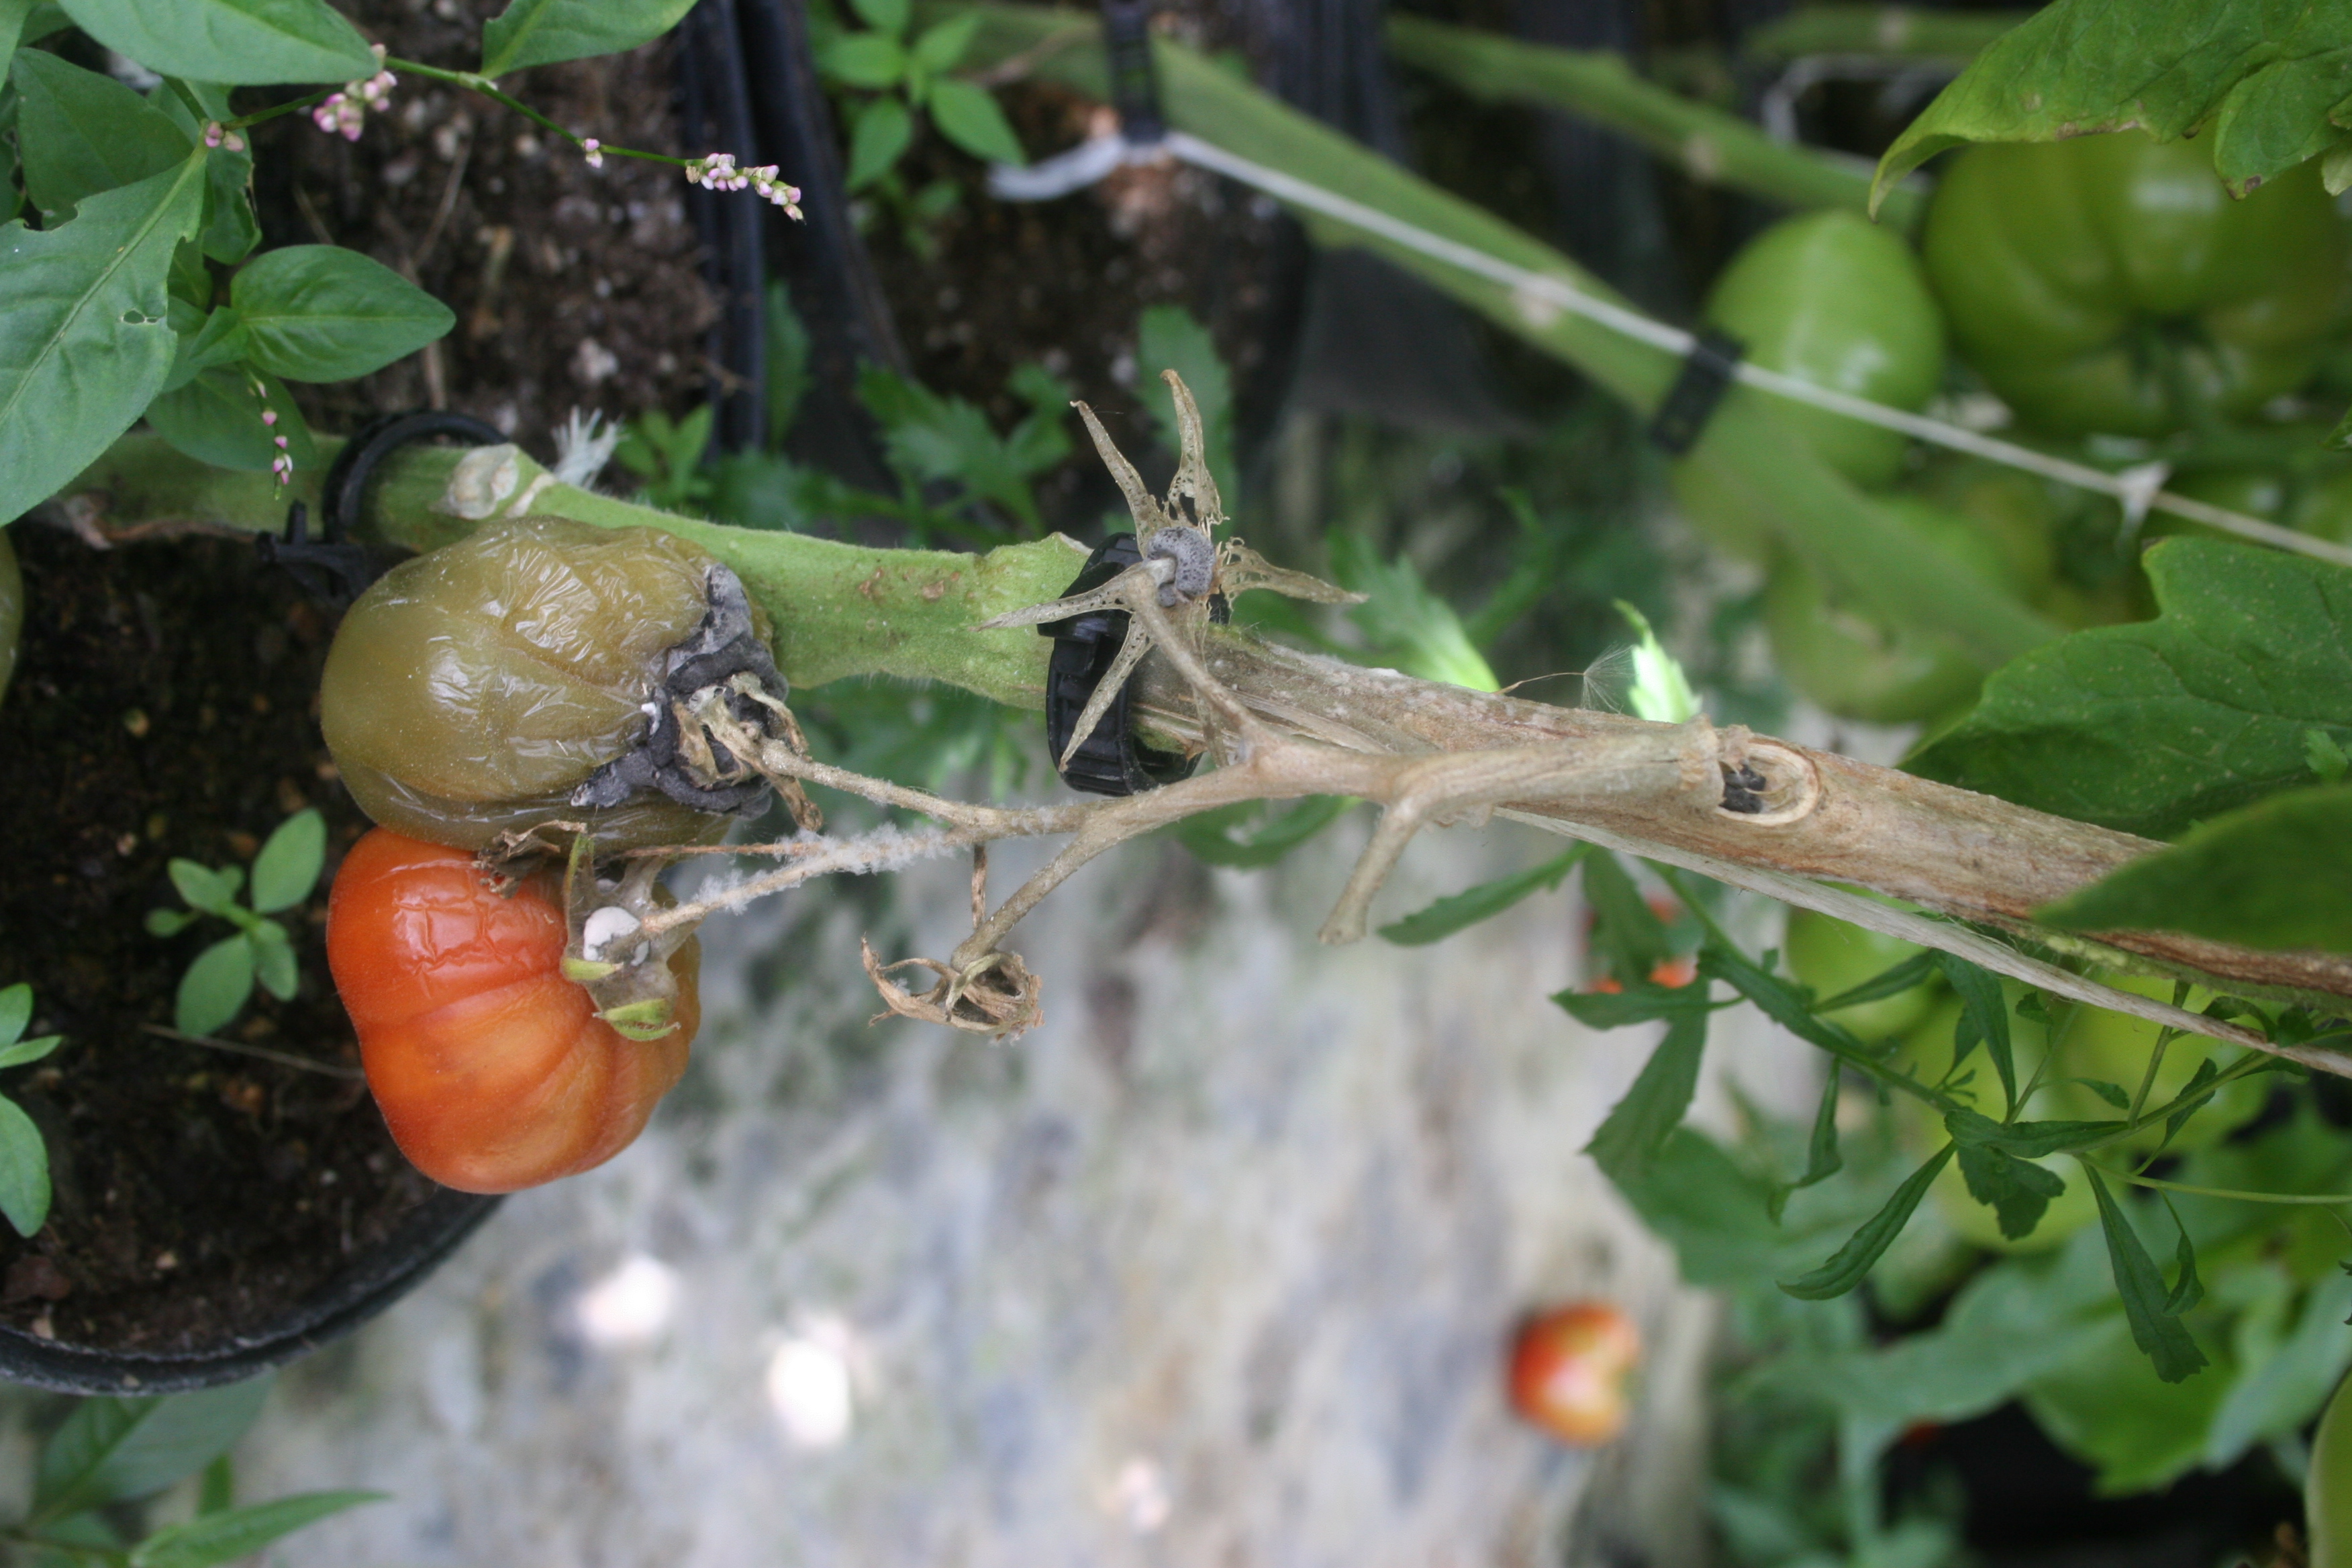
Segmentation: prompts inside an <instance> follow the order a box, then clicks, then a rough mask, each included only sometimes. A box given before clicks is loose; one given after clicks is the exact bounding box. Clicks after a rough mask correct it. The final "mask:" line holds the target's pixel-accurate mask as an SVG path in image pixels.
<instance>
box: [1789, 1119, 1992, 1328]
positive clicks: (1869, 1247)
mask: <svg viewBox="0 0 2352 1568" xmlns="http://www.w3.org/2000/svg"><path fill="white" fill-rule="evenodd" d="M1953 1148H1954V1145H1952V1144H1949V1143H1947V1144H1945V1145H1944V1146H1943V1148H1942V1149H1940V1150H1939V1151H1937V1153H1936V1156H1935V1158H1933V1159H1931V1160H1929V1161H1928V1162H1927V1163H1926V1164H1924V1165H1922V1166H1920V1167H1919V1168H1918V1169H1917V1170H1916V1171H1914V1172H1913V1173H1911V1174H1910V1176H1909V1177H1907V1178H1906V1180H1905V1181H1904V1183H1903V1184H1902V1185H1901V1186H1899V1187H1897V1188H1895V1195H1894V1196H1892V1197H1890V1198H1888V1199H1887V1200H1886V1206H1885V1207H1884V1208H1882V1209H1880V1210H1879V1211H1878V1212H1877V1213H1876V1214H1874V1215H1871V1216H1870V1218H1869V1220H1867V1221H1866V1222H1865V1223H1864V1225H1863V1227H1862V1228H1861V1229H1860V1230H1857V1231H1855V1232H1854V1233H1853V1237H1851V1238H1850V1239H1849V1240H1848V1241H1847V1242H1846V1244H1845V1245H1844V1246H1843V1247H1839V1248H1838V1249H1837V1251H1836V1253H1835V1254H1833V1255H1832V1257H1831V1258H1830V1260H1829V1261H1828V1262H1827V1263H1824V1264H1822V1266H1821V1267H1820V1268H1816V1269H1814V1270H1813V1271H1812V1272H1811V1273H1810V1274H1806V1275H1802V1276H1801V1277H1799V1278H1798V1279H1784V1280H1782V1281H1781V1282H1780V1289H1783V1290H1785V1291H1787V1292H1788V1293H1789V1294H1790V1295H1791V1296H1794V1297H1796V1298H1797V1299H1798V1300H1801V1301H1826V1300H1829V1299H1830V1298H1832V1297H1833V1296H1843V1295H1844V1294H1845V1293H1846V1292H1847V1291H1849V1290H1851V1289H1853V1288H1854V1287H1855V1286H1857V1285H1859V1284H1861V1283H1862V1281H1863V1279H1864V1276H1866V1275H1867V1274H1869V1272H1870V1270H1871V1268H1872V1266H1873V1265H1874V1264H1875V1263H1877V1261H1878V1260H1879V1258H1881V1257H1882V1256H1884V1255H1885V1251H1886V1249H1887V1248H1888V1247H1892V1246H1893V1245H1894V1244H1895V1237H1898V1236H1900V1235H1902V1234H1903V1227H1904V1226H1906V1225H1908V1224H1910V1223H1911V1213H1912V1211H1913V1210H1914V1209H1916V1208H1917V1207H1918V1206H1919V1200H1920V1199H1921V1198H1923V1197H1925V1196H1927V1187H1928V1184H1930V1183H1932V1182H1934V1181H1935V1179H1936V1178H1937V1176H1939V1175H1941V1174H1943V1171H1944V1167H1945V1165H1947V1164H1948V1163H1950V1161H1951V1158H1952V1151H1953Z"/></svg>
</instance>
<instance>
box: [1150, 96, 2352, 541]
mask: <svg viewBox="0 0 2352 1568" xmlns="http://www.w3.org/2000/svg"><path fill="white" fill-rule="evenodd" d="M1160 144H1161V145H1162V146H1164V147H1165V148H1166V149H1167V150H1168V152H1170V153H1172V154H1173V155H1175V156H1176V157H1178V158H1181V159H1182V160H1183V161H1184V162H1185V163H1192V164H1195V165H1197V166H1199V167H1201V168H1203V169H1207V170H1210V171H1211V172H1213V173H1214V174H1223V175H1224V176H1225V177H1226V178H1227V179H1230V180H1236V181H1239V182H1240V183H1241V184H1245V185H1251V186H1255V188H1256V189H1258V190H1261V191H1264V192H1265V194H1266V195H1270V196H1273V197H1275V198H1276V200H1279V201H1284V202H1288V203H1290V204H1291V205H1294V206H1301V207H1306V208H1307V209H1308V210H1309V211H1312V212H1317V213H1320V214H1322V215H1323V216H1325V217H1328V218H1333V219H1336V220H1337V221H1339V222H1340V223H1344V224H1346V225H1348V226H1349V227H1350V228H1358V229H1361V230H1363V231H1364V232H1365V233H1367V234H1374V235H1378V236H1380V237H1381V238H1382V239H1386V240H1390V241H1392V242H1393V243H1395V244H1397V245H1401V246H1403V247H1405V248H1406V249H1408V250H1413V251H1418V252H1420V253H1421V254H1422V255H1423V256H1426V257H1429V258H1433V259H1434V260H1438V261H1443V262H1444V263H1446V264H1447V265H1448V266H1451V267H1458V268H1461V269H1462V270H1463V271H1465V272H1474V273H1476V274H1477V275H1478V276H1479V277H1481V278H1486V279H1490V280H1492V281H1494V282H1496V283H1500V284H1503V285H1504V286H1506V287H1507V288H1509V289H1512V290H1513V291H1514V292H1516V293H1517V295H1518V296H1519V297H1520V298H1521V299H1523V300H1530V301H1541V302H1542V303H1544V304H1548V305H1553V306H1557V307H1558V308H1559V309H1560V310H1565V311H1567V312H1569V313H1570V315H1575V316H1581V317H1583V318H1584V319H1585V320H1587V321H1597V322H1599V323H1600V324H1601V325H1602V326H1604V327H1607V328H1609V329H1610V330H1612V331H1616V332H1619V333H1622V334H1623V335H1624V336H1626V337H1629V338H1632V339H1633V340H1635V341H1636V342H1643V343H1647V344H1649V345H1650V346H1651V347H1653V348H1656V349H1663V350H1664V351H1665V352H1666V353H1670V354H1673V355H1675V357H1676V358H1678V359H1679V358H1681V357H1683V356H1685V355H1686V354H1688V353H1690V351H1691V348H1692V346H1693V344H1694V342H1695V341H1696V340H1695V339H1694V338H1693V337H1692V335H1691V334H1690V333H1688V332H1686V331H1683V330H1682V329H1681V328H1679V327H1671V326H1668V325H1667V324H1666V323H1665V322H1664V321H1653V320H1652V319H1651V318H1650V317H1648V316H1645V315H1643V314H1642V313H1641V312H1640V311H1639V310H1633V309H1631V308H1629V307H1627V306H1623V305H1620V304H1617V303H1615V302H1614V301H1612V300H1602V299H1599V298H1596V297H1595V296H1593V295H1591V294H1588V293H1586V292H1584V291H1583V290H1582V289H1579V288H1577V287H1576V286H1575V285H1574V284H1572V283H1570V282H1569V281H1568V280H1567V279H1562V278H1555V277H1552V276H1550V275H1549V274H1546V273H1541V272H1537V271H1533V270H1531V269H1530V268H1525V267H1521V266H1518V265H1517V264H1516V263H1514V262H1509V261H1505V260H1504V259H1502V258H1500V257H1496V256H1490V255H1488V254H1487V253H1486V252H1485V251H1483V250H1480V249H1478V248H1477V247H1475V246H1469V245H1465V244H1463V243H1461V242H1460V241H1458V240H1452V239H1448V238H1446V237H1444V236H1443V235H1437V234H1432V233H1430V232H1429V231H1428V230H1427V229H1425V228H1423V227H1421V226H1419V225H1417V224H1412V223H1409V222H1407V221H1405V220H1404V219H1402V218H1400V217H1396V216H1392V215H1391V214H1388V213H1384V212H1381V210H1379V209H1378V208H1376V207H1370V206H1366V205H1364V204H1363V203H1361V202H1359V201H1354V200H1351V199H1349V197H1347V196H1343V195H1339V193H1337V192H1336V191H1328V190H1325V189H1324V188H1323V187H1322V186H1320V185H1317V184H1310V183H1309V182H1307V181H1305V180H1301V179H1297V178H1296V177H1294V176H1292V175H1289V174H1284V173H1283V172H1282V171H1281V170H1279V169H1272V168H1268V167H1267V166H1266V165H1265V164H1263V163H1253V162H1251V161H1250V160H1249V159H1247V158H1244V157H1241V156H1238V155H1237V154H1235V153H1228V152H1226V151H1225V150H1224V149H1223V148H1222V147H1216V146H1213V145H1211V144H1210V143H1208V142H1203V141H1202V140H1201V139H1200V138H1199V137H1197V136H1192V135H1187V134H1186V133H1185V132H1181V131H1171V132H1169V133H1168V134H1167V136H1166V138H1165V139H1164V140H1163V141H1162V142H1161V143H1160ZM1732 374H1733V376H1734V378H1735V379H1737V380H1738V381H1740V382H1743V383H1745V384H1748V385H1749V386H1753V387H1757V388H1759V389H1760V390H1762V391H1766V392H1770V393H1774V394H1777V395H1780V396H1782V397H1786V398H1790V399H1791V400H1792V401H1795V402H1798V403H1805V404H1810V405H1812V406H1813V407H1816V408H1825V409H1828V410H1829V411H1830V412H1832V413H1833V414H1842V415H1843V416H1846V417H1847V418H1849V419H1858V420H1860V421H1862V422H1863V423H1864V424H1867V425H1877V426H1884V427H1885V428H1886V429H1889V430H1899V431H1901V432H1903V433H1904V434H1905V435H1906V436H1911V437H1916V438H1917V439H1919V440H1922V441H1928V442H1932V443H1934V444H1935V445H1937V446H1938V447H1950V448H1951V449H1952V450H1953V451H1956V452H1966V453H1968V454H1969V455H1970V456H1971V457H1977V458H1985V459H1987V460H1988V461H1990V462H1995V463H2004V464H2007V465H2008V466H2009V467H2011V468H2023V469H2026V470H2028V471H2029V472H2032V473H2036V474H2040V475H2042V476H2043V477H2044V478H2046V479H2057V480H2059V481H2061V482H2062V483H2065V484H2070V485H2075V486H2078V487H2080V488H2081V489H2086V490H2096V491H2097V492H2099V493H2100V494H2101V495H2106V496H2113V497H2114V498H2115V499H2116V500H2118V501H2120V502H2121V503H2123V505H2124V506H2126V508H2138V509H2141V510H2157V511H2168V512H2170V513H2172V514H2173V515H2174V516H2176V517H2185V518H2188V519H2189V521H2193V522H2201V523H2204V524H2206V525H2207V526H2209V527H2211V528H2218V529H2221V530H2222V531H2225V532H2229V533H2234V534H2237V535H2239V536H2240V537H2242V538H2245V539H2252V540H2259V541H2260V542H2263V543H2264V544H2272V545H2276V546H2277V547H2278V548H2279V549H2282V550H2292V551H2296V552H2301V553H2303V554H2305V555H2314V556H2317V557H2319V558H2320V559H2321V560H2324V561H2332V562H2334V563H2336V564H2337V565H2340V566H2352V548H2347V547H2346V546H2344V545H2341V544H2337V543H2335V542H2332V541H2329V540H2325V539H2318V538H2315V537H2313V536H2312V535H2310V534H2308V533H2297V532H2296V531H2294V530H2293V529H2291V528H2282V527H2280V526H2279V525H2278V524H2277V523H2274V522H2265V521H2263V520H2262V519H2261V518H2258V517H2248V516H2247V515H2246V514H2245V513H2243V512H2237V511H2231V510H2226V509H2224V508H2221V507H2218V506H2208V505H2207V504H2206V503H2205V502H2203V501H2200V500H2190V499H2189V497H2187V496H2181V495H2175V494H2173V493H2172V492H2171V491H2169V490H2164V489H2158V490H2154V491H2153V492H2151V491H2150V489H2149V488H2148V481H2147V473H2146V470H2145V469H2144V468H2143V469H2134V470H2129V471H2126V473H2123V474H2120V475H2118V474H2110V473H2108V472H2106V471H2105V469H2103V468H2092V467H2091V466H2090V465H2088V464H2086V463H2074V462H2069V461H2067V460H2066V459H2065V458H2053V457H2052V456H2051V455H2049V454H2048V453H2046V452H2037V451H2035V450H2033V448H2032V447H2021V446H2019V445H2017V444H2016V443H2015V442H2013V441H2003V440H2001V439H2000V438H1999V437H1992V436H1986V435H1982V434H1979V432H1977V431H1974V430H1968V429H1963V428H1962V427H1961V426H1958V425H1952V424H1948V423H1946V422H1945V421H1943V420H1941V419H1931V418H1929V417H1928V416H1926V415H1924V414H1913V413H1911V412H1909V411H1908V410H1906V409H1901V408H1891V407H1889V406H1887V405H1885V404H1883V403H1873V402H1871V401H1870V400H1869V399H1868V398H1864V397H1854V396H1851V395H1848V394H1846V393H1843V392H1838V391H1835V390H1832V388H1829V387H1826V386H1816V385H1814V384H1812V383H1811V382H1809V381H1801V380H1799V379H1798V378H1797V377H1795V376H1792V375H1784V374H1781V373H1780V372H1779V371H1774V370H1767V369H1765V368H1764V367H1763V366H1762V365H1759V364H1752V363H1748V361H1746V360H1742V361H1740V362H1739V363H1738V364H1736V365H1735V366H1733V369H1732Z"/></svg>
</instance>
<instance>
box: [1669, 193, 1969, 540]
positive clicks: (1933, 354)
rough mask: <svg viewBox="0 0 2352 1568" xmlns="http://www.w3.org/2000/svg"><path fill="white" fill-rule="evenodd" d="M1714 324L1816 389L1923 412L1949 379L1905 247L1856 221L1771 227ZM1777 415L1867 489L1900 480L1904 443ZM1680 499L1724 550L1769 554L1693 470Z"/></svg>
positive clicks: (1742, 505) (1717, 296)
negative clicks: (1923, 408) (1945, 380)
mask: <svg viewBox="0 0 2352 1568" xmlns="http://www.w3.org/2000/svg"><path fill="white" fill-rule="evenodd" d="M1706 321H1708V322H1709V323H1710V324H1711V325H1714V326H1717V327H1721V328H1722V329H1724V330H1725V331H1727V332H1729V333H1731V334H1732V335H1733V336H1734V337H1737V338H1738V339H1739V341H1740V342H1741V343H1742V344H1743V345H1744V346H1745V351H1746V358H1747V359H1748V361H1749V362H1750V363H1754V364H1759V365H1762V366H1764V367H1765V368H1766V369H1768V370H1777V371H1780V372H1782V373H1784V374H1789V375H1793V376H1797V377H1800V378H1801V379H1803V380H1805V381H1809V382H1812V383H1814V384H1817V385H1820V386H1825V387H1830V388H1832V389H1834V390H1836V391H1839V392H1844V393H1850V394H1852V395H1854V396H1857V397H1866V398H1869V399H1871V400H1872V401H1873V402H1876V403H1885V404H1891V405H1894V406H1895V407H1898V408H1910V409H1916V408H1918V407H1921V406H1923V405H1925V404H1926V403H1927V399H1928V398H1929V397H1930V396H1932V395H1934V394H1935V391H1936V388H1937V384H1939V383H1940V382H1941V381H1942V379H1943V374H1944V323H1943V320H1942V318H1941V317H1940V316H1939V315H1938V314H1937V309H1936V301H1935V300H1934V298H1933V296H1932V295H1930V293H1929V292H1928V289H1927V276H1926V274H1925V273H1924V272H1923V271H1922V270H1921V269H1920V266H1919V261H1918V258H1916V257H1915V256H1914V255H1913V254H1912V253H1911V249H1910V247H1908V246H1906V245H1905V244H1904V243H1903V241H1902V240H1901V239H1899V238H1897V237H1895V235H1893V234H1892V233H1889V232H1888V231H1887V230H1885V229H1883V228H1880V227H1878V226H1876V225H1874V224H1872V223H1871V222H1869V221H1868V220H1867V219H1865V218H1864V217H1862V216H1859V215H1857V214H1854V213H1850V212H1843V211H1833V212H1818V213H1808V214H1805V215H1804V216H1800V217H1792V218H1789V219H1787V220H1785V221H1783V222H1781V223H1778V224H1775V225H1773V226H1771V227H1770V228H1768V229H1766V230H1765V231H1764V232H1763V233H1762V234H1760V235H1758V236H1757V237H1755V238H1754V239H1752V240H1750V241H1749V242H1748V245H1747V246H1746V247H1744V248H1743V249H1742V250H1741V251H1740V252H1739V254H1738V256H1736V257H1734V258H1732V261H1731V265H1730V266H1728V267H1727V268H1725V269H1724V272H1723V276H1722V277H1721V278H1719V279H1717V281H1716V285H1715V289H1714V291H1713V292H1712V293H1710V294H1709V295H1708V296H1707V301H1706ZM1772 405H1773V412H1774V413H1775V414H1777V415H1778V416H1780V418H1781V419H1782V420H1783V421H1784V422H1785V423H1786V424H1787V426H1788V427H1789V430H1790V434H1791V435H1792V436H1794V437H1796V438H1797V439H1800V440H1801V441H1803V442H1804V443H1805V444H1806V445H1807V446H1808V447H1811V449H1812V450H1813V451H1814V452H1815V453H1816V454H1817V455H1818V456H1820V458H1822V460H1823V461H1824V462H1826V463H1828V464H1829V465H1830V467H1832V468H1835V469H1836V470H1837V471H1838V472H1839V473H1841V474H1843V475H1844V476H1845V477H1846V478H1847V479H1852V480H1853V482H1854V483H1856V484H1858V485H1861V486H1863V487H1864V489H1877V488H1879V487H1881V486H1884V485H1887V484H1890V483H1892V482H1893V481H1894V479H1895V471H1896V470H1897V469H1898V468H1900V467H1901V466H1902V462H1903V452H1904V447H1905V446H1906V442H1907V439H1908V438H1907V437H1905V436H1903V435H1902V434H1901V433H1899V432H1897V431H1894V430H1887V429H1883V428H1881V427H1880V426H1875V425H1864V424H1863V423H1861V422H1860V421H1859V420H1853V419H1848V418H1845V417H1844V416H1841V415H1836V414H1832V413H1830V412H1829V411H1827V410H1826V409H1820V408H1813V407H1810V406H1808V405H1803V404H1800V403H1794V402H1791V401H1790V400H1788V399H1786V398H1774V399H1773V400H1772ZM1673 483H1674V492H1675V501H1676V503H1677V504H1678V505H1679V506H1680V507H1681V508H1682V509H1683V510H1684V512H1685V514H1686V515H1687V516H1688V517H1689V518H1690V519H1691V520H1692V521H1693V522H1694V523H1696V525H1697V526H1698V527H1699V529H1700V530H1701V531H1704V532H1706V534H1707V535H1708V536H1709V537H1710V538H1711V539H1713V540H1714V541H1715V542H1717V543H1718V544H1720V545H1722V546H1723V547H1724V548H1725V549H1727V550H1728V551H1730V552H1733V553H1734V554H1737V555H1739V556H1742V557H1743V558H1745V559H1748V560H1755V561H1761V560H1764V559H1766V558H1767V557H1768V556H1769V552H1770V540H1771V527H1770V524H1769V522H1768V521H1764V520H1762V519H1761V518H1759V516H1757V515H1756V511H1755V508H1754V506H1753V504H1752V503H1750V502H1749V501H1748V500H1746V498H1744V497H1743V496H1741V495H1739V494H1738V493H1737V492H1734V491H1732V490H1730V489H1728V488H1727V486H1726V485H1724V484H1723V483H1722V482H1721V481H1719V480H1717V479H1714V478H1712V477H1710V476H1709V475H1708V474H1707V473H1706V472H1705V471H1703V470H1701V469H1699V468H1696V467H1695V466H1693V465H1691V464H1687V463H1683V464H1677V465H1676V466H1675V472H1674V476H1673Z"/></svg>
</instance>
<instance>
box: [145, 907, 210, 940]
mask: <svg viewBox="0 0 2352 1568" xmlns="http://www.w3.org/2000/svg"><path fill="white" fill-rule="evenodd" d="M201 918H202V917H201V916H200V915H199V914H198V913H197V912H196V911H195V910H148V911H147V934H148V935H149V936H177V935H179V934H180V933H181V932H182V931H185V930H187V929H188V928H189V927H190V926H192V925H194V924H195V923H196V921H198V920H199V919H201Z"/></svg>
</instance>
